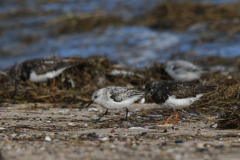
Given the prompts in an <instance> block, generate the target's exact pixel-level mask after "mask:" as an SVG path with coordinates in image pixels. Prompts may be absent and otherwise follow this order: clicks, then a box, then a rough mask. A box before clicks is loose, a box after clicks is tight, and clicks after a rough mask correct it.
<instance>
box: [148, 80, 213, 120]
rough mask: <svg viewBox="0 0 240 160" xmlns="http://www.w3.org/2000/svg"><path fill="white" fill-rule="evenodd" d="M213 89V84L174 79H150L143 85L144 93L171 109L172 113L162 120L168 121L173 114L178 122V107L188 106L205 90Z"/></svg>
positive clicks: (204, 92) (205, 91)
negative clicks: (192, 83) (196, 83)
mask: <svg viewBox="0 0 240 160" xmlns="http://www.w3.org/2000/svg"><path fill="white" fill-rule="evenodd" d="M213 90H215V87H213V86H195V85H191V84H188V83H184V82H175V81H161V82H159V81H150V82H148V83H147V84H146V86H145V94H146V95H150V96H151V99H152V100H153V101H154V102H155V103H157V104H159V105H160V107H162V108H167V109H173V110H174V112H173V114H172V115H171V116H170V117H169V118H167V119H166V120H165V121H163V122H159V123H168V122H169V120H170V119H171V118H172V117H173V116H174V115H175V119H174V121H172V122H171V123H178V119H177V117H178V109H182V108H185V107H188V106H190V105H191V104H192V103H193V102H195V101H197V100H199V98H200V97H202V96H203V95H204V94H206V93H207V92H210V91H213Z"/></svg>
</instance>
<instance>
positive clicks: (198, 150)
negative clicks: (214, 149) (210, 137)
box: [196, 148, 209, 152]
mask: <svg viewBox="0 0 240 160" xmlns="http://www.w3.org/2000/svg"><path fill="white" fill-rule="evenodd" d="M196 151H197V152H209V150H208V149H207V148H197V149H196Z"/></svg>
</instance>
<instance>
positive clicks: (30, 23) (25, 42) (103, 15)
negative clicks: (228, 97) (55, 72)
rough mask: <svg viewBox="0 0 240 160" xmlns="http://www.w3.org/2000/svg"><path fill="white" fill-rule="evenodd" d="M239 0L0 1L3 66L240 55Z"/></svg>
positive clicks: (129, 62) (133, 64) (0, 62)
mask: <svg viewBox="0 0 240 160" xmlns="http://www.w3.org/2000/svg"><path fill="white" fill-rule="evenodd" d="M239 31H240V1H237V0H195V1H194V0H189V1H186V0H171V1H169V0H166V1H164V0H151V1H149V0H21V1H19V0H1V1H0V68H1V69H4V68H7V67H9V66H11V65H13V64H14V63H19V62H22V61H23V60H26V59H31V58H39V57H49V56H59V57H69V56H79V57H89V56H92V55H100V56H106V57H108V58H109V59H110V60H111V61H114V62H118V63H120V64H123V65H125V66H130V67H136V66H144V65H146V64H147V63H149V62H152V61H153V60H154V61H156V62H165V61H166V60H169V59H185V60H189V61H194V60H196V59H199V58H202V57H207V56H221V57H224V58H234V57H239V55H240V45H239V44H240V33H239Z"/></svg>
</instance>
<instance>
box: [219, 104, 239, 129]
mask: <svg viewBox="0 0 240 160" xmlns="http://www.w3.org/2000/svg"><path fill="white" fill-rule="evenodd" d="M219 118H220V119H219V120H218V127H219V128H222V129H234V128H237V129H240V105H239V103H238V104H231V105H229V106H228V108H227V109H226V111H225V112H223V113H222V114H221V115H220V117H219Z"/></svg>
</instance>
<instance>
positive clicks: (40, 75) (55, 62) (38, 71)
mask: <svg viewBox="0 0 240 160" xmlns="http://www.w3.org/2000/svg"><path fill="white" fill-rule="evenodd" d="M77 64H78V63H76V62H74V60H71V59H62V58H39V59H30V60H26V61H24V62H22V63H20V64H15V65H14V66H12V67H11V68H9V69H8V70H7V71H6V74H5V75H7V76H9V77H10V78H12V79H14V80H15V91H14V95H13V96H15V94H16V88H17V81H18V80H23V81H31V82H33V83H40V87H41V86H42V85H41V83H42V82H45V81H47V80H49V79H53V83H52V89H54V86H55V82H56V80H55V77H57V76H58V75H60V74H61V73H62V72H63V71H64V70H66V69H68V68H70V67H73V66H75V65H77ZM2 74H3V73H2Z"/></svg>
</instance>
